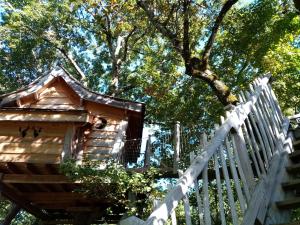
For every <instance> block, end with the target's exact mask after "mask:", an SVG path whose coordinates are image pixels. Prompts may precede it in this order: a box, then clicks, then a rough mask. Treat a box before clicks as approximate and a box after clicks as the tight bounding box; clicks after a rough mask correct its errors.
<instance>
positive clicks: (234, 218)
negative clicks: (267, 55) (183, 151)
mask: <svg viewBox="0 0 300 225" xmlns="http://www.w3.org/2000/svg"><path fill="white" fill-rule="evenodd" d="M269 80H270V75H266V76H264V77H262V78H257V79H256V80H255V81H254V83H253V85H250V92H246V93H241V95H240V102H241V103H240V104H239V105H238V106H236V107H234V108H232V110H231V111H229V112H227V114H226V119H225V118H221V124H220V125H216V129H215V132H214V134H213V136H212V137H211V138H210V140H207V139H205V140H204V141H207V145H206V146H204V149H202V150H201V151H199V152H201V153H200V154H199V155H197V156H196V157H194V156H193V154H192V155H191V158H192V159H193V158H194V159H193V160H192V162H191V165H190V167H189V168H188V169H187V170H186V171H185V172H184V173H183V174H182V176H181V177H180V178H179V180H178V182H177V184H176V186H175V187H173V189H171V190H170V191H169V192H168V193H167V194H166V196H165V198H164V200H163V201H162V202H161V203H160V205H159V206H158V207H156V209H155V210H154V211H153V212H152V213H151V215H150V216H149V217H148V219H147V220H146V221H142V220H140V219H138V218H136V217H130V218H127V219H126V220H123V221H121V224H122V225H123V224H124V225H125V224H149V225H150V224H153V225H160V224H165V223H166V222H167V221H168V220H170V219H171V215H172V223H173V224H176V218H175V220H174V214H175V212H176V207H177V206H178V205H179V203H180V202H181V201H185V200H186V198H187V197H188V195H189V194H191V192H192V191H195V192H196V195H195V196H196V198H197V212H198V214H199V221H200V224H205V225H211V224H213V222H212V218H213V217H216V218H217V219H218V220H219V221H220V224H222V225H225V224H233V225H238V224H245V225H246V224H247V225H251V224H254V223H255V220H256V219H257V218H258V217H261V218H262V217H264V216H265V214H266V209H265V208H266V206H267V204H268V202H269V201H270V193H268V188H269V187H268V185H271V184H272V182H273V180H274V177H275V174H274V173H275V172H276V168H277V167H278V160H280V155H281V154H282V153H283V152H284V151H285V148H284V142H285V140H286V132H287V124H288V121H287V120H286V119H284V117H283V115H282V112H281V110H280V108H279V105H278V102H277V99H276V97H275V95H274V93H273V91H272V89H271V86H270V83H269ZM204 137H205V136H204ZM211 185H214V187H215V190H216V192H215V193H212V191H210V190H211V189H210V186H211ZM213 195H214V196H217V200H218V207H217V209H215V208H216V207H215V208H214V212H212V207H211V205H210V204H211V202H213V201H212V198H214V199H215V197H214V196H213ZM225 204H226V207H225ZM185 208H186V204H185ZM216 210H217V212H216ZM263 210H265V211H263ZM186 212H189V210H188V209H187V210H186ZM189 216H190V215H186V224H191V222H190V221H191V220H190V218H188V217H189ZM216 218H214V221H215V220H216Z"/></svg>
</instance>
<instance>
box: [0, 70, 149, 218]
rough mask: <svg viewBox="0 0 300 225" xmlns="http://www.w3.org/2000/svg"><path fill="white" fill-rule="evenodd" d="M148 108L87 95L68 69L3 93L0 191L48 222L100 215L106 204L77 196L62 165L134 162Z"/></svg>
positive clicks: (125, 101)
mask: <svg viewBox="0 0 300 225" xmlns="http://www.w3.org/2000/svg"><path fill="white" fill-rule="evenodd" d="M144 111H145V106H144V104H142V103H138V102H132V101H128V100H123V99H118V98H114V97H109V96H105V95H101V94H98V93H95V92H93V91H90V90H88V89H87V88H85V87H84V86H82V84H81V83H80V82H79V81H77V80H76V79H74V78H73V77H72V76H71V75H70V74H68V73H67V72H66V71H64V70H53V71H52V72H50V73H49V74H47V75H46V76H43V77H40V78H38V79H37V80H36V81H34V82H32V83H31V84H30V85H28V86H27V87H25V88H23V89H20V90H17V91H15V92H13V93H9V94H5V95H2V96H0V173H1V185H2V186H1V191H2V194H3V195H4V196H6V197H7V198H9V199H10V200H11V201H13V202H14V203H15V204H16V205H18V206H19V207H21V208H24V209H25V210H27V211H29V212H30V213H32V214H34V215H35V216H36V217H39V218H42V219H44V220H48V219H53V218H55V217H57V216H53V215H58V214H59V215H64V216H66V215H67V214H68V213H69V212H73V211H76V212H79V211H80V209H83V211H84V212H86V211H87V209H88V208H96V209H97V210H99V209H100V211H101V210H103V209H104V208H106V207H107V206H108V205H109V204H108V203H105V204H104V203H103V201H99V200H95V199H87V198H86V197H84V196H81V195H79V194H76V193H72V191H73V189H74V185H75V184H72V183H70V182H69V181H68V180H67V179H66V177H64V176H63V175H62V174H60V173H59V165H60V164H61V163H62V162H64V160H66V159H70V158H72V159H75V160H76V161H77V162H78V163H81V162H82V160H83V159H84V158H87V159H91V160H103V159H115V160H118V161H119V162H120V163H123V164H124V165H126V164H127V163H128V162H135V161H136V160H137V157H138V156H139V153H140V152H139V150H140V140H141V137H142V129H143V119H144ZM69 214H70V213H69ZM70 215H73V214H72V213H71V214H70ZM76 215H78V213H76ZM70 218H71V217H70ZM73 219H74V218H73Z"/></svg>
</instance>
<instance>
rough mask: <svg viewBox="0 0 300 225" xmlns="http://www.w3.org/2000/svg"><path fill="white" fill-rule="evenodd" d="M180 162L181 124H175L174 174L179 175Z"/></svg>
mask: <svg viewBox="0 0 300 225" xmlns="http://www.w3.org/2000/svg"><path fill="white" fill-rule="evenodd" d="M179 160H180V122H178V121H177V122H176V123H175V127H174V162H173V173H174V174H175V173H177V171H178V169H179Z"/></svg>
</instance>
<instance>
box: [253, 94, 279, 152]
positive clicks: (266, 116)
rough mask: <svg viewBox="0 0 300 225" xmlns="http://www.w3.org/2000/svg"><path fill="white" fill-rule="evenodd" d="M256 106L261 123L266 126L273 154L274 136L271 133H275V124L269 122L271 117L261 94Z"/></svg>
mask: <svg viewBox="0 0 300 225" xmlns="http://www.w3.org/2000/svg"><path fill="white" fill-rule="evenodd" d="M256 104H257V105H258V107H257V109H258V111H259V112H260V113H261V115H262V117H263V122H264V123H265V124H266V126H265V128H266V132H267V133H268V137H269V138H270V142H271V145H272V149H273V152H274V151H275V150H276V149H275V145H276V136H275V134H274V133H273V132H274V131H276V129H275V127H274V125H275V123H272V121H270V120H271V119H272V117H271V115H269V111H268V109H267V108H266V104H264V101H263V95H262V94H261V95H260V97H259V98H258V100H257V103H256Z"/></svg>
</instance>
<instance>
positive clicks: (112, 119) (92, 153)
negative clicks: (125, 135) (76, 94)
mask: <svg viewBox="0 0 300 225" xmlns="http://www.w3.org/2000/svg"><path fill="white" fill-rule="evenodd" d="M85 106H86V108H87V110H88V111H89V113H90V114H91V115H94V116H100V117H102V118H104V119H106V120H107V125H106V127H105V128H103V129H100V130H99V129H96V128H94V127H91V129H89V130H86V131H85V133H84V135H85V144H84V145H85V148H84V153H83V156H84V157H86V158H88V159H91V160H105V159H109V158H111V157H112V155H111V152H112V150H113V145H114V143H115V140H116V138H117V134H118V131H119V128H120V123H121V122H122V120H124V119H125V118H126V115H125V114H124V111H123V110H118V109H115V108H112V107H109V106H104V105H99V104H96V103H92V102H87V103H86V105H85Z"/></svg>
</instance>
